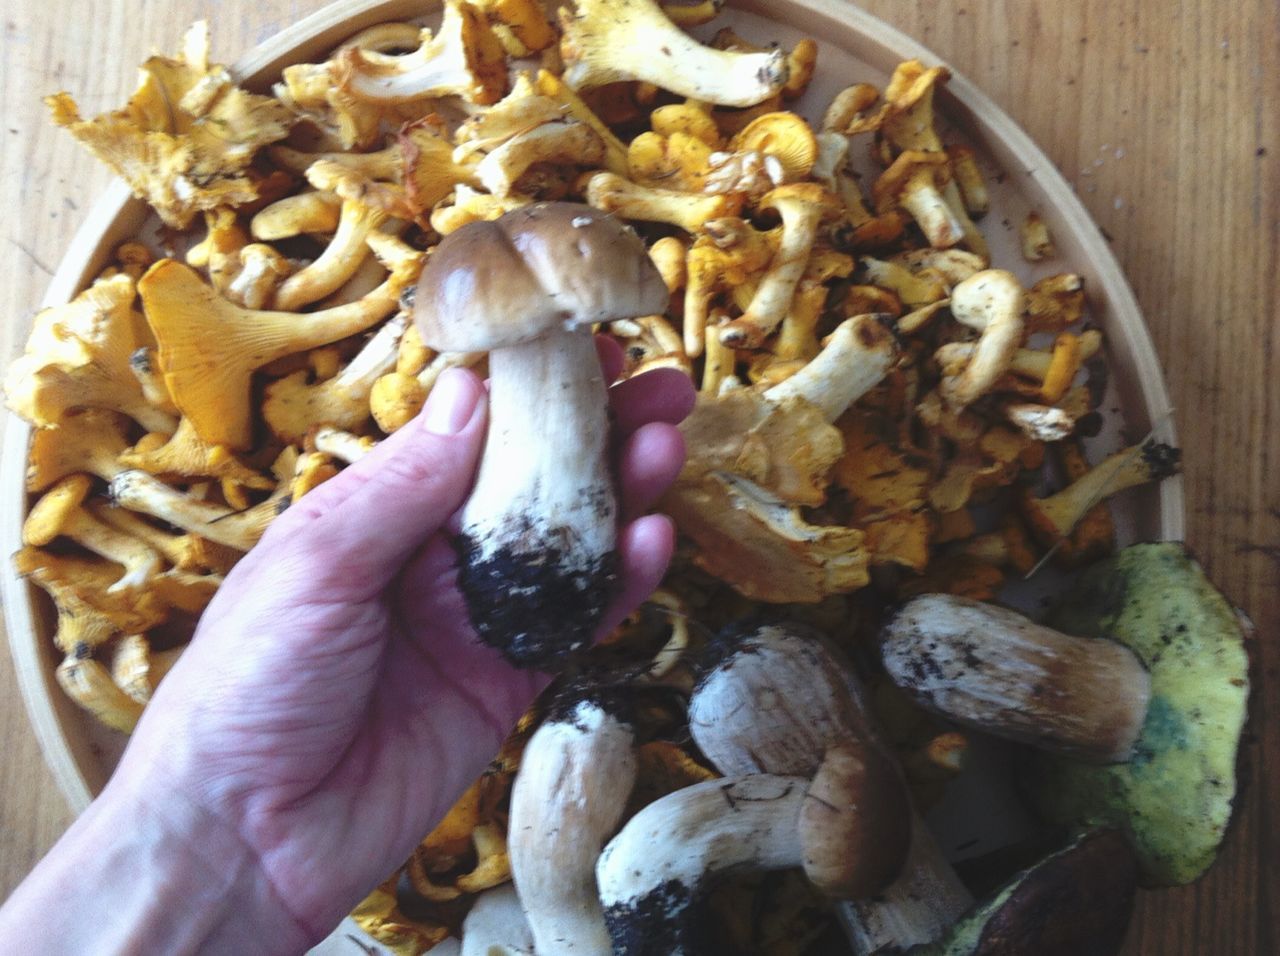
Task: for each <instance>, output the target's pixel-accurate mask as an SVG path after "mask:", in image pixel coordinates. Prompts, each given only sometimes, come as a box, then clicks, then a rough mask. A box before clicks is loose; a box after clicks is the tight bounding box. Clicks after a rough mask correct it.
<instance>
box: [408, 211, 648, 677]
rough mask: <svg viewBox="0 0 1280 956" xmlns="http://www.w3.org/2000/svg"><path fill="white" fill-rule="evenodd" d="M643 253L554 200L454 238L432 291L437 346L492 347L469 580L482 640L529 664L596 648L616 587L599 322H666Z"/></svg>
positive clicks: (597, 219) (618, 230) (588, 214)
mask: <svg viewBox="0 0 1280 956" xmlns="http://www.w3.org/2000/svg"><path fill="white" fill-rule="evenodd" d="M666 303H667V287H666V285H665V284H664V283H663V281H662V277H661V276H660V275H659V274H658V271H657V269H655V268H654V266H653V263H652V262H651V261H650V260H649V256H648V254H647V253H646V251H645V248H644V244H643V243H642V242H641V241H640V240H639V238H638V237H637V236H636V235H635V233H634V232H632V231H631V229H629V228H628V227H626V226H624V225H623V224H622V223H621V222H619V221H618V220H616V219H614V218H613V217H611V216H606V215H602V214H601V213H600V212H598V211H597V210H595V209H592V208H590V207H587V206H577V205H573V204H568V203H545V204H537V205H533V206H529V207H526V208H522V209H519V210H517V211H515V212H513V213H509V214H508V215H506V216H504V217H502V218H501V219H498V220H496V221H495V222H492V223H475V224H472V225H469V226H465V227H463V228H462V229H460V230H458V231H457V232H455V233H452V234H451V235H449V236H448V237H446V238H445V240H444V241H442V242H441V243H440V245H439V246H438V247H437V248H436V251H435V253H434V254H433V255H432V256H431V258H430V260H428V263H427V267H426V269H425V270H424V271H423V275H422V281H421V282H420V283H419V285H418V292H417V296H416V300H415V306H414V308H415V317H416V320H417V322H418V328H419V331H420V332H421V334H422V340H423V342H425V343H426V344H427V345H428V346H430V347H432V348H434V349H437V350H439V351H442V352H468V351H473V350H476V349H490V350H492V351H491V352H490V354H489V375H490V390H489V416H490V419H489V420H490V424H489V437H488V440H487V443H486V446H485V453H484V457H483V459H482V461H481V465H480V473H479V476H478V478H477V480H476V486H475V490H474V491H473V492H472V494H471V497H470V498H469V499H468V501H467V503H466V504H465V505H464V507H463V511H462V530H461V533H460V535H459V539H458V540H459V546H460V549H461V551H462V561H461V570H460V578H459V579H460V584H461V587H462V590H463V593H464V594H465V595H466V597H467V602H468V606H469V607H470V610H471V616H472V622H473V624H474V625H475V627H476V630H477V631H478V632H479V634H480V636H481V637H482V638H483V639H484V640H485V641H487V642H488V643H490V644H492V645H493V646H495V647H497V648H499V649H500V650H501V651H502V652H503V653H504V654H505V655H506V656H507V657H508V658H509V659H510V660H512V661H513V662H516V663H518V664H521V665H523V666H535V665H542V666H547V665H549V664H552V663H554V662H555V661H556V660H557V659H558V658H560V657H561V656H562V655H563V654H565V653H567V652H569V651H572V650H574V649H577V648H580V647H582V646H584V645H585V644H586V643H587V642H588V641H589V640H590V639H591V637H592V634H593V632H594V629H595V626H596V623H597V622H598V621H599V617H600V614H601V612H602V611H603V609H604V606H605V604H606V602H607V601H608V599H609V595H610V593H611V591H612V589H613V583H614V580H615V573H616V572H615V565H616V553H615V541H616V535H617V527H616V525H617V504H616V501H615V496H614V491H613V485H612V479H611V476H610V475H609V468H608V463H607V446H608V426H607V412H606V401H605V398H606V396H605V383H604V380H603V378H602V377H601V373H600V367H599V361H598V360H597V358H596V353H595V345H594V343H593V341H592V338H591V335H590V325H591V324H592V323H598V322H609V321H613V320H616V319H623V318H632V317H635V316H640V315H651V314H654V313H659V312H661V311H662V310H663V309H664V308H665V307H666Z"/></svg>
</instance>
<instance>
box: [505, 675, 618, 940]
mask: <svg viewBox="0 0 1280 956" xmlns="http://www.w3.org/2000/svg"><path fill="white" fill-rule="evenodd" d="M564 708H565V709H564V711H563V712H562V713H561V712H555V713H553V714H552V716H550V717H548V719H547V720H546V722H545V723H543V724H542V726H541V727H539V728H538V729H537V731H536V732H535V733H534V735H533V737H531V738H530V740H529V743H528V744H527V745H526V746H525V751H524V756H523V757H522V759H521V762H520V772H519V773H518V774H517V776H516V779H515V783H514V784H513V785H512V788H511V816H510V822H509V824H508V827H507V848H508V852H509V854H510V856H511V877H512V879H513V880H514V881H515V886H516V892H517V893H518V894H519V896H520V904H521V906H522V907H523V908H524V912H525V914H526V915H527V917H528V921H529V927H530V929H531V930H532V934H533V939H534V941H535V942H536V944H537V949H538V950H539V951H540V952H544V953H581V954H586V956H590V954H595V953H607V952H609V932H608V930H607V929H606V928H605V921H604V910H603V909H602V908H601V905H600V895H599V892H598V890H597V888H596V860H597V859H598V858H599V856H600V851H601V849H602V848H603V847H604V843H605V841H606V840H607V839H608V838H609V837H610V836H612V835H613V833H614V831H615V829H616V828H617V826H618V822H619V820H621V818H622V813H623V810H624V808H625V807H626V804H627V797H628V796H629V795H630V793H631V788H632V786H633V785H634V783H635V779H636V755H635V750H634V746H635V739H634V735H633V733H632V730H631V727H630V725H629V724H628V723H626V722H624V721H623V720H621V719H620V718H619V716H617V715H616V714H615V713H613V712H612V711H614V710H616V709H617V707H616V706H615V705H614V704H612V702H610V701H608V700H605V699H601V700H598V701H597V700H592V699H591V698H587V699H585V700H583V701H581V702H579V703H577V704H570V705H564Z"/></svg>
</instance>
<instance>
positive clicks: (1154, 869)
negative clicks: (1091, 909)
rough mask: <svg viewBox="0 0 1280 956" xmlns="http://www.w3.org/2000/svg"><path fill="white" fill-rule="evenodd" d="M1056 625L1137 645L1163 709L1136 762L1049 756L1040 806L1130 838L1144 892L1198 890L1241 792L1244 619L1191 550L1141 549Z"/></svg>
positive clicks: (1087, 587) (1072, 597) (1151, 712)
mask: <svg viewBox="0 0 1280 956" xmlns="http://www.w3.org/2000/svg"><path fill="white" fill-rule="evenodd" d="M1048 623H1049V624H1050V625H1051V626H1053V627H1056V628H1058V629H1060V630H1062V631H1064V632H1065V633H1067V634H1075V635H1079V636H1081V637H1110V638H1113V639H1115V640H1117V641H1120V642H1121V643H1123V644H1125V645H1127V646H1128V647H1130V648H1131V649H1132V650H1133V651H1134V653H1136V654H1137V655H1138V657H1139V658H1140V659H1141V661H1142V662H1143V664H1144V665H1146V667H1147V668H1148V669H1149V670H1150V671H1151V704H1150V706H1149V708H1148V710H1147V718H1146V722H1145V723H1144V724H1143V727H1142V732H1141V734H1140V735H1139V737H1138V741H1137V743H1136V744H1135V745H1134V752H1133V758H1132V759H1131V760H1130V761H1129V762H1128V763H1125V764H1117V765H1112V766H1093V765H1088V764H1082V763H1079V762H1077V761H1074V760H1071V759H1069V758H1066V757H1059V756H1053V755H1050V754H1037V755H1036V756H1035V758H1034V760H1035V763H1034V766H1033V769H1032V771H1031V776H1030V786H1029V790H1030V793H1031V796H1032V799H1033V800H1034V802H1035V803H1036V804H1037V806H1038V808H1039V809H1040V811H1041V813H1043V814H1044V815H1045V816H1046V817H1048V818H1049V819H1050V820H1052V821H1054V822H1057V823H1065V824H1082V825H1088V826H1111V827H1116V828H1118V829H1121V830H1123V831H1124V832H1125V833H1126V834H1128V836H1129V837H1130V839H1131V841H1132V843H1133V846H1134V849H1135V851H1136V852H1137V855H1138V860H1139V866H1140V868H1141V872H1142V881H1143V883H1144V884H1146V885H1157V886H1174V885H1181V884H1184V883H1190V882H1191V881H1193V880H1195V879H1196V878H1198V877H1199V876H1200V875H1201V874H1202V873H1203V872H1204V871H1205V870H1206V869H1208V867H1209V865H1210V864H1211V863H1212V862H1213V860H1214V857H1215V855H1216V854H1217V850H1218V845H1219V844H1220V843H1221V842H1222V838H1223V835H1224V834H1225V832H1226V828H1227V823H1228V822H1229V820H1230V819H1231V811H1232V803H1233V800H1234V798H1235V793H1236V778H1235V771H1236V750H1237V747H1238V745H1239V741H1240V734H1241V731H1242V729H1243V727H1244V722H1245V718H1246V715H1247V708H1248V701H1249V663H1248V657H1247V655H1246V652H1245V647H1244V635H1243V632H1242V626H1241V622H1240V620H1239V618H1238V617H1237V615H1236V612H1235V611H1234V610H1233V609H1232V607H1231V606H1230V605H1229V604H1228V603H1227V601H1226V600H1225V599H1224V598H1223V596H1222V595H1221V594H1220V593H1218V591H1217V590H1216V589H1215V588H1214V587H1213V585H1212V584H1210V583H1209V581H1208V579H1207V578H1206V577H1205V575H1204V572H1203V571H1202V570H1201V569H1200V566H1199V565H1198V564H1196V562H1195V561H1193V560H1192V559H1191V557H1190V556H1189V555H1188V554H1187V552H1186V549H1185V548H1184V547H1183V546H1182V545H1181V544H1177V543H1160V544H1140V545H1134V546H1132V547H1129V548H1125V549H1124V550H1123V551H1121V552H1119V553H1118V554H1116V555H1115V556H1113V557H1111V558H1109V559H1107V560H1106V561H1102V562H1100V563H1098V564H1096V565H1094V566H1093V567H1091V568H1090V569H1089V570H1088V571H1086V572H1085V573H1084V574H1083V575H1082V576H1081V578H1080V580H1079V582H1078V583H1077V584H1076V586H1075V588H1074V589H1073V590H1072V591H1071V592H1070V593H1069V594H1067V596H1066V597H1065V599H1064V600H1063V602H1062V604H1061V605H1060V607H1059V608H1058V609H1057V610H1056V611H1055V612H1054V614H1053V616H1052V617H1051V618H1050V619H1049V622H1048Z"/></svg>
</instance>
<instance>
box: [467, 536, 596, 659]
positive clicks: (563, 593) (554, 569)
mask: <svg viewBox="0 0 1280 956" xmlns="http://www.w3.org/2000/svg"><path fill="white" fill-rule="evenodd" d="M456 547H457V550H458V554H459V558H460V560H459V572H458V586H459V587H460V588H461V590H462V594H463V596H464V597H465V598H466V600H467V609H468V611H469V612H470V614H471V623H472V625H473V626H474V627H475V629H476V632H477V633H478V634H479V635H480V638H481V640H483V641H484V642H485V643H486V644H488V645H490V646H491V647H494V648H496V649H497V650H499V651H501V652H502V654H503V656H505V657H506V658H507V660H509V661H511V663H512V664H514V665H516V666H517V667H548V666H550V665H552V664H554V662H555V661H557V660H558V659H560V658H562V657H563V656H564V655H565V654H567V653H569V652H571V651H574V650H577V649H579V648H582V647H586V646H587V645H589V644H590V643H591V641H592V639H593V638H594V637H595V629H596V627H597V626H598V624H599V622H600V618H601V615H603V613H604V609H605V606H606V605H607V604H608V602H609V599H610V598H611V597H612V596H613V594H614V592H615V590H616V584H617V580H618V560H617V555H616V554H614V553H609V554H606V555H603V556H602V557H600V558H598V559H596V560H595V561H593V562H592V563H591V565H590V566H589V567H587V568H586V569H582V570H570V569H567V568H566V567H565V564H566V563H567V561H568V560H569V556H570V555H569V552H568V551H567V550H566V549H564V548H561V547H558V546H556V545H552V544H547V545H546V546H545V547H543V548H541V549H539V550H536V551H522V552H520V553H517V552H515V551H514V550H512V549H511V548H509V547H504V548H502V549H500V550H498V551H496V552H495V551H491V550H490V549H489V548H486V547H484V545H483V542H482V541H481V540H479V539H477V538H475V537H473V536H471V535H467V534H460V535H458V537H457V539H456Z"/></svg>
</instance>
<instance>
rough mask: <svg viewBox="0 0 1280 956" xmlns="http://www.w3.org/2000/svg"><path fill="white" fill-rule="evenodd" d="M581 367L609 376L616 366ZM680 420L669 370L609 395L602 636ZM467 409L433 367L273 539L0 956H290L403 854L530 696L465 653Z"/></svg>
mask: <svg viewBox="0 0 1280 956" xmlns="http://www.w3.org/2000/svg"><path fill="white" fill-rule="evenodd" d="M600 354H601V359H602V363H603V364H604V366H605V371H606V374H608V375H609V377H610V378H612V377H614V375H616V372H617V370H618V368H619V366H620V355H619V350H618V349H617V347H616V346H615V345H613V344H612V343H607V342H602V343H601V348H600ZM610 373H612V374H610ZM692 404H693V391H692V387H691V386H690V385H689V382H688V379H687V378H686V377H685V376H683V375H681V374H680V373H677V372H672V371H670V370H664V371H663V372H659V373H651V374H649V375H644V376H641V377H640V378H637V379H633V380H631V381H628V382H625V383H622V384H620V385H617V386H615V387H614V388H613V389H612V391H611V400H610V405H611V408H612V410H613V420H614V438H615V447H616V468H617V474H618V483H619V492H620V497H621V501H622V509H623V517H624V522H625V523H624V526H623V529H622V532H621V535H620V539H619V541H620V547H621V561H622V585H621V588H620V593H619V595H618V598H617V600H616V601H615V602H614V604H613V606H612V607H611V608H610V610H609V612H608V615H607V620H606V621H605V622H604V624H603V626H602V628H601V631H602V632H603V631H606V630H608V629H609V628H610V627H611V626H613V625H614V624H616V623H617V622H618V621H620V620H621V619H622V617H624V616H625V615H626V614H627V613H628V612H629V611H630V610H631V609H633V608H634V607H636V606H637V605H638V604H639V603H640V602H641V601H642V600H643V599H644V598H646V597H647V596H648V594H649V593H650V592H652V590H653V589H654V588H655V587H657V585H658V583H659V581H660V580H661V577H662V574H663V573H664V571H665V569H666V566H667V562H668V561H669V559H670V556H671V552H672V548H673V546H674V530H673V528H672V526H671V523H670V521H669V520H668V519H666V518H665V517H663V516H661V515H646V514H645V512H646V511H647V510H648V509H649V508H650V507H652V505H653V504H654V502H656V501H657V499H658V498H659V497H660V495H661V494H662V492H663V491H664V490H665V488H666V487H667V486H668V485H669V484H670V483H671V482H672V481H673V480H674V478H675V476H676V474H677V473H678V471H679V469H680V466H681V463H682V461H683V455H684V447H683V443H682V441H681V438H680V434H679V432H678V431H677V430H676V428H675V425H676V424H677V423H678V422H679V421H680V420H681V419H682V418H683V417H684V416H685V415H686V414H688V412H689V410H690V408H691V407H692ZM486 415H487V402H486V395H485V390H484V386H483V384H482V383H481V381H480V380H479V379H478V378H477V377H476V376H475V375H474V374H473V373H471V372H469V371H466V370H461V369H454V370H450V371H448V372H446V373H445V374H444V375H443V376H442V377H441V379H440V381H439V382H438V383H437V385H436V387H435V389H434V390H433V392H432V394H431V397H430V398H429V400H428V403H427V406H426V408H425V409H424V410H423V413H422V414H421V415H420V416H419V417H418V419H416V420H415V421H414V422H412V423H410V424H409V425H407V426H406V427H405V428H403V429H402V430H401V431H399V432H397V433H396V434H395V435H393V436H392V437H391V438H389V439H387V440H386V441H385V442H383V444H382V445H381V446H379V447H378V448H377V449H376V450H375V451H374V452H373V453H371V454H370V455H369V456H368V457H367V458H365V459H364V460H363V461H361V462H359V463H357V464H355V465H353V466H351V467H350V468H348V469H346V470H345V471H343V472H342V473H341V474H339V475H338V476H337V477H336V478H334V479H332V480H330V481H329V482H327V483H326V484H324V485H322V486H321V487H320V488H318V489H316V490H315V491H313V492H312V493H311V494H309V495H308V496H307V497H306V498H304V499H303V500H302V501H301V502H299V503H297V504H295V505H294V506H293V507H292V508H290V509H289V510H288V511H286V512H285V513H284V514H283V515H281V516H280V517H279V518H278V519H277V520H276V521H275V522H274V523H273V525H272V526H271V528H270V530H269V531H268V533H267V534H266V536H265V537H264V538H263V540H262V542H261V543H260V544H259V545H258V547H257V548H255V549H254V551H252V552H251V553H250V554H249V555H248V556H247V557H246V558H245V559H244V560H242V561H241V562H240V564H239V565H237V567H236V568H235V570H234V571H233V572H232V574H231V575H229V576H228V578H227V581H226V583H225V584H224V585H223V587H222V589H221V590H220V591H219V592H218V595H217V597H216V598H215V599H214V601H213V603H212V604H211V605H210V606H209V609H208V610H207V612H206V613H205V615H204V618H203V619H202V620H201V622H200V626H199V629H198V631H197V633H196V636H195V638H194V639H193V641H192V644H191V646H190V648H189V649H188V650H187V652H186V653H184V654H183V656H182V658H181V660H180V661H179V662H178V664H177V665H176V666H175V667H174V669H173V671H172V672H171V673H170V674H169V676H168V677H167V678H166V679H165V681H164V683H163V684H162V685H161V687H160V688H159V690H158V691H157V693H156V696H155V699H154V700H153V701H152V703H151V704H150V705H149V706H148V708H147V710H146V713H145V714H144V716H143V718H142V721H141V723H140V724H139V725H138V728H137V730H136V731H135V732H134V735H133V737H132V739H131V741H130V744H129V747H128V749H127V750H126V752H125V755H124V758H123V760H122V761H121V763H120V766H119V768H118V769H117V771H116V773H115V775H114V776H113V777H112V779H111V782H110V783H109V784H108V786H107V788H106V790H105V791H104V792H103V793H102V795H101V796H100V797H99V798H98V799H97V800H96V801H95V802H94V803H93V805H92V806H91V807H90V808H89V809H88V810H87V811H86V812H85V813H84V814H83V815H82V816H81V817H80V818H79V819H78V820H77V821H76V822H75V823H74V824H73V825H72V826H71V828H70V829H69V830H68V831H67V833H66V834H65V835H64V836H63V838H62V839H61V840H60V841H59V842H58V844H57V845H56V846H55V847H54V849H53V850H52V851H51V852H50V853H49V855H48V856H47V857H46V858H45V859H44V860H43V861H41V862H40V864H39V865H38V866H37V867H36V868H35V870H34V871H33V872H32V874H31V875H30V876H29V877H28V878H27V880H26V882H24V883H23V884H22V885H21V886H19V887H18V889H17V890H16V891H15V892H14V893H13V895H12V896H11V897H10V899H9V900H8V902H7V903H6V904H5V906H4V908H3V909H0V951H2V952H22V953H28V954H30V953H82V952H83V953H88V952H92V953H159V952H163V953H166V954H176V953H190V952H201V953H223V952H225V953H236V954H252V953H300V952H303V951H305V949H306V948H307V947H308V946H310V945H311V944H313V943H315V942H317V941H318V940H320V939H322V938H323V937H324V936H326V935H328V933H329V932H330V931H331V930H332V929H333V928H334V926H336V925H337V923H338V922H339V921H340V920H341V919H342V917H343V915H344V914H345V913H346V912H348V911H349V910H350V909H351V907H352V906H353V905H354V904H355V903H357V902H358V901H359V900H360V899H361V898H362V897H363V896H364V895H365V894H366V893H367V892H368V891H369V890H370V889H371V888H372V887H373V886H375V885H376V884H377V883H379V882H380V881H381V880H383V879H385V878H386V876H387V875H388V874H389V873H391V872H392V871H393V870H394V869H395V868H396V867H397V866H398V865H399V864H400V863H401V862H402V861H403V860H404V859H405V858H406V857H407V856H408V855H409V853H410V852H411V851H412V849H413V847H414V846H416V845H417V843H418V842H419V841H420V840H421V839H422V837H423V836H424V835H425V834H426V833H428V832H429V831H430V830H431V828H432V827H433V826H434V824H435V823H436V822H437V821H438V820H439V819H440V818H441V817H442V816H443V815H444V813H445V812H446V811H447V810H448V808H449V807H450V806H451V805H452V804H453V802H454V801H455V800H456V799H457V797H458V796H459V795H460V794H461V793H462V791H463V790H464V789H465V788H466V787H467V786H468V784H469V783H470V782H471V781H472V780H473V779H474V778H475V777H476V776H477V775H478V774H479V773H480V771H481V770H483V768H484V766H485V765H486V764H487V763H488V761H489V760H490V759H491V758H492V757H493V755H494V754H495V753H496V752H497V750H498V747H499V746H500V744H501V742H502V740H503V738H504V737H505V736H506V733H507V731H508V730H509V729H510V728H511V727H512V726H513V725H514V723H515V721H516V720H517V718H518V717H519V716H520V714H521V713H523V712H524V710H525V709H526V708H527V707H528V705H529V704H530V703H531V701H532V700H533V698H534V696H535V695H536V694H537V693H538V691H539V690H541V689H542V688H543V687H544V686H545V683H546V681H547V677H546V676H545V675H543V674H539V673H534V672H529V671H517V670H514V669H512V668H511V667H510V666H509V665H508V664H507V663H506V662H505V661H504V660H503V659H502V658H501V657H500V656H499V655H498V654H497V653H496V652H494V651H492V650H490V649H489V648H487V647H484V646H483V645H481V644H480V643H479V642H478V641H477V640H476V638H475V636H474V634H473V632H472V630H471V628H470V625H469V624H468V623H467V615H466V611H465V608H464V605H463V602H462V597H461V595H460V594H459V593H458V591H457V588H456V586H455V581H456V572H455V555H454V552H453V549H452V547H451V545H450V543H449V542H450V526H451V521H452V519H453V518H454V516H455V512H456V511H457V510H458V508H459V507H460V506H461V504H462V502H463V501H464V500H465V498H466V495H467V492H468V490H469V488H470V485H471V482H472V480H473V478H474V476H475V469H476V465H477V462H478V459H479V456H480V453H481V451H482V449H483V444H484V434H485V429H486V424H487V419H486Z"/></svg>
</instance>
